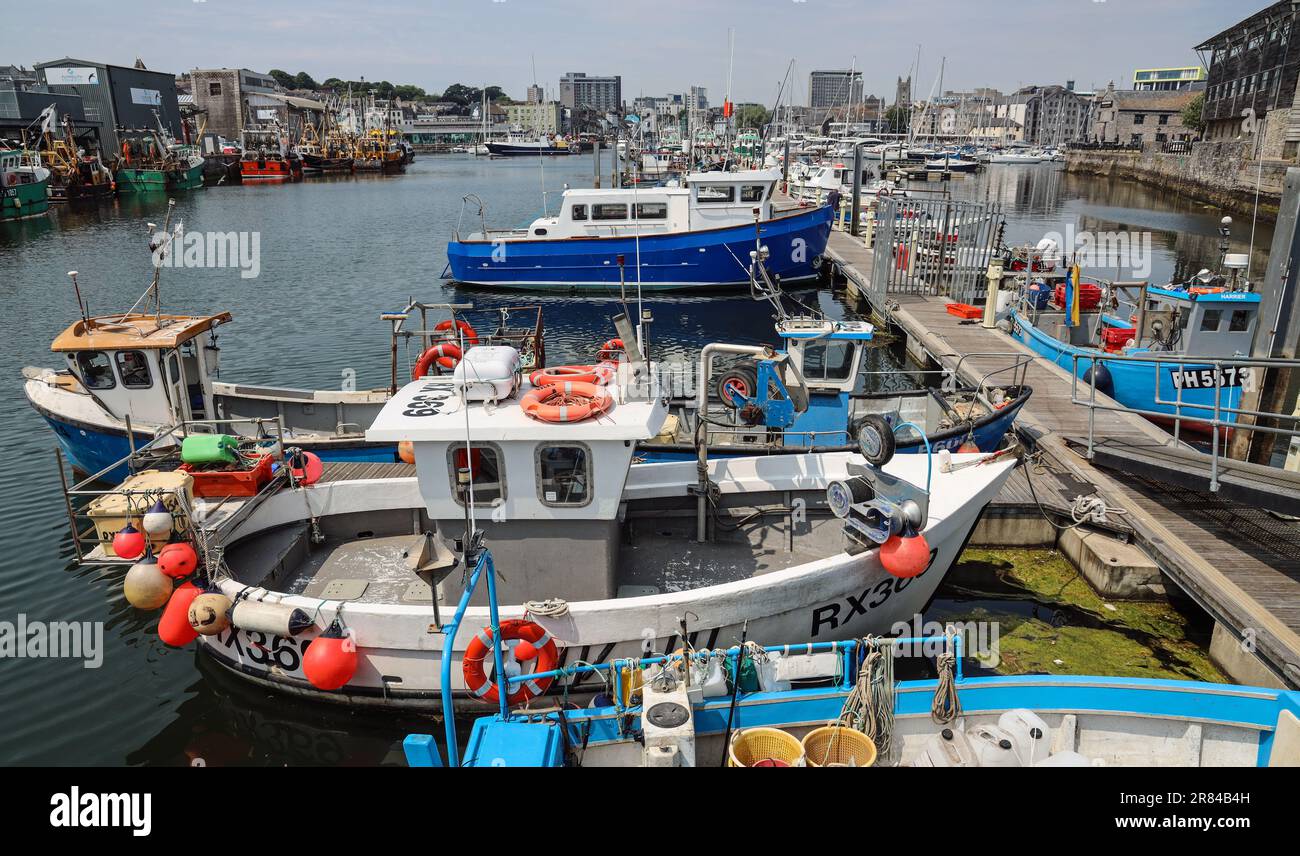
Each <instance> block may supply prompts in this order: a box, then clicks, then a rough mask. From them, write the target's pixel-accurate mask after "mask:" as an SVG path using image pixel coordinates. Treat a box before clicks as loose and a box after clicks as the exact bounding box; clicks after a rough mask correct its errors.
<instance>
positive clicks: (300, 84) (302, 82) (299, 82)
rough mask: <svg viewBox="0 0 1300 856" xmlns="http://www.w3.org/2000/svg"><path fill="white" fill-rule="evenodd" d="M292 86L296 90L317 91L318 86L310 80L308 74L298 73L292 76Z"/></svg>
mask: <svg viewBox="0 0 1300 856" xmlns="http://www.w3.org/2000/svg"><path fill="white" fill-rule="evenodd" d="M293 85H294V88H296V89H319V88H320V86H319V85H318V84H317V83H316V81H315V80H312V77H311V75H310V74H308V73H307V72H305V71H300V72H298V73H297V74H295V75H294V76H293Z"/></svg>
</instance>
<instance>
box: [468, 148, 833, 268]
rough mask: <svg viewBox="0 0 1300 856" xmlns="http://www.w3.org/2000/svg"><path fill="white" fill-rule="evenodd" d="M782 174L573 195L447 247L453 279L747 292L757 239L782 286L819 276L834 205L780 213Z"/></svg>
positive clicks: (709, 176) (699, 176)
mask: <svg viewBox="0 0 1300 856" xmlns="http://www.w3.org/2000/svg"><path fill="white" fill-rule="evenodd" d="M779 177H780V174H779V173H778V172H776V171H775V170H763V171H759V170H754V171H747V172H707V173H693V174H690V175H688V176H687V177H686V179H685V181H684V182H683V183H682V185H681V186H678V187H657V188H629V189H624V188H614V189H609V190H601V189H589V190H566V191H565V192H564V198H563V201H562V202H561V203H560V210H559V212H558V213H556V214H555V215H554V216H549V217H542V218H539V219H537V220H535V221H533V223H532V224H531V225H530V226H529V227H528V228H526V229H488V228H487V227H486V225H484V226H483V227H481V229H480V230H479V231H478V232H475V233H473V234H470V235H468V236H466V237H464V238H461V237H460V234H459V232H457V234H456V236H455V237H454V238H453V240H452V241H450V242H449V243H448V245H447V259H448V267H449V268H450V272H451V278H452V279H454V280H456V281H458V282H462V283H468V284H472V285H481V286H492V287H498V288H518V289H565V290H579V291H599V292H601V293H606V292H608V291H609V290H611V289H616V288H618V286H619V284H620V283H621V282H626V283H627V285H628V287H629V288H631V287H634V286H636V287H639V288H640V289H642V290H646V291H651V290H653V291H668V290H687V289H699V288H706V289H707V288H722V287H727V286H747V285H748V284H749V254H750V251H751V250H752V249H753V248H754V240H755V234H756V233H757V237H758V239H759V241H760V242H761V243H762V245H763V246H764V247H766V248H767V251H768V259H767V267H768V270H769V271H770V272H771V273H772V274H773V275H774V276H776V277H779V278H780V279H781V280H782V281H784V282H794V281H799V280H807V279H812V278H814V277H816V276H817V275H818V270H819V268H820V266H821V257H822V253H823V252H824V251H825V249H826V242H827V240H828V239H829V238H830V229H831V217H832V213H831V209H830V208H829V207H824V206H823V207H817V208H798V209H794V210H790V211H780V212H778V211H775V210H774V209H773V205H772V196H773V193H774V192H775V189H776V182H777V180H778V178H779Z"/></svg>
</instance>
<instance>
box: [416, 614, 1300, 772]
mask: <svg viewBox="0 0 1300 856" xmlns="http://www.w3.org/2000/svg"><path fill="white" fill-rule="evenodd" d="M954 649H955V654H954ZM961 651H962V637H961V636H960V635H953V636H951V637H948V638H945V637H920V638H899V639H872V640H847V641H842V642H824V643H814V644H812V645H782V646H767V647H763V646H760V645H755V644H754V643H753V642H750V643H748V644H742V645H739V646H731V647H729V648H718V649H713V650H697V649H693V648H691V649H688V650H687V651H686V653H685V654H684V655H683V654H682V653H680V652H679V653H673V654H669V655H662V656H654V657H647V658H644V659H641V660H618V661H614V662H608V663H597V664H592V665H575V666H572V667H569V668H567V669H564V670H562V671H561V672H557V675H559V674H562V675H563V676H564V677H565V678H567V679H574V677H575V676H578V677H587V676H590V675H594V676H596V677H597V678H598V679H600V680H603V681H604V683H605V686H606V692H605V693H604V694H603V695H602V696H600V697H598V698H597V700H596V702H595V703H594V704H593V705H592V706H590V707H586V708H576V707H570V708H568V709H564V710H559V711H557V710H554V709H551V710H548V711H538V712H530V711H528V710H526V709H525V710H517V711H513V712H511V711H509V710H507V709H505V707H504V706H503V707H502V708H501V710H499V711H498V712H497V713H496V714H494V715H488V716H483V717H481V718H479V719H477V720H476V721H475V722H474V726H473V730H472V732H471V734H470V735H469V739H468V741H467V743H466V744H465V747H464V753H463V756H462V754H461V751H460V749H461V747H460V745H459V743H458V740H457V738H456V729H455V723H454V721H453V720H452V718H451V717H448V723H450V724H449V725H448V726H447V729H446V730H447V736H446V742H445V743H444V744H443V745H444V746H446V747H447V756H446V758H445V759H444V756H443V754H442V751H441V749H440V747H439V741H438V740H437V739H435V737H434V736H433V735H430V734H411V735H408V736H407V738H406V740H405V741H404V744H403V747H404V749H405V754H406V758H407V763H408V764H409V765H410V766H413V767H441V766H454V767H481V766H498V767H501V766H504V767H563V766H582V767H718V766H722V765H724V764H726V765H727V766H733V767H734V766H754V767H763V766H767V767H786V766H790V767H795V766H799V767H802V766H808V767H823V766H841V767H843V766H911V767H1151V766H1164V767H1285V766H1297V765H1300V718H1298V717H1300V693H1297V692H1292V691H1285V690H1277V689H1267V688H1261V687H1246V686H1232V685H1227V684H1210V683H1201V682H1195V681H1175V680H1154V679H1149V678H1124V677H1104V676H1095V677H1094V676H1072V675H1017V676H1007V677H966V676H965V675H964V674H963V670H962V659H961ZM899 653H911V654H913V655H920V656H926V657H933V658H934V659H936V660H937V661H938V665H939V673H940V678H939V679H938V680H905V681H897V682H896V681H894V679H893V669H892V663H890V661H891V660H893V659H894V657H895V656H896V655H897V654H899ZM869 655H871V656H869ZM876 655H879V656H876ZM683 657H685V658H686V660H687V662H689V664H690V666H689V668H686V667H684V666H683ZM736 673H739V674H740V675H741V680H740V682H739V683H740V686H739V687H737V686H736V683H735V682H734V681H733V680H732V679H731V675H734V674H736ZM541 678H542V676H541V675H539V674H538V673H536V672H532V673H524V674H520V675H517V676H513V677H511V678H510V679H509V681H510V683H511V685H517V684H522V683H524V682H527V681H536V680H539V679H541Z"/></svg>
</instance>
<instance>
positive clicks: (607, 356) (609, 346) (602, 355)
mask: <svg viewBox="0 0 1300 856" xmlns="http://www.w3.org/2000/svg"><path fill="white" fill-rule="evenodd" d="M626 353H627V348H625V347H624V346H623V340H622V339H609V340H607V341H606V342H605V344H603V345H601V346H600V350H599V351H598V352H597V353H596V359H598V360H600V361H601V362H606V361H613V360H617V359H618V355H619V354H626Z"/></svg>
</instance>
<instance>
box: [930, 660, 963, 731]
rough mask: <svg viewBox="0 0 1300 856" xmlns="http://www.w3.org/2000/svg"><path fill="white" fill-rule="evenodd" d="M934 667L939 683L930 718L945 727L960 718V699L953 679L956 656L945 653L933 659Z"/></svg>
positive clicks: (954, 678) (955, 681)
mask: <svg viewBox="0 0 1300 856" xmlns="http://www.w3.org/2000/svg"><path fill="white" fill-rule="evenodd" d="M935 665H937V666H938V667H939V683H938V685H937V686H936V687H935V688H934V701H933V702H932V703H931V704H930V718H931V719H933V720H934V721H935V722H937V723H939V724H940V725H947V724H948V723H950V722H952V721H953V720H954V719H956V718H957V717H959V716H961V699H960V698H958V697H957V680H956V677H955V675H956V666H957V656H956V654H954V653H953V652H952V651H945V652H944V653H942V654H940V655H939V656H938V657H936V658H935Z"/></svg>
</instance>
